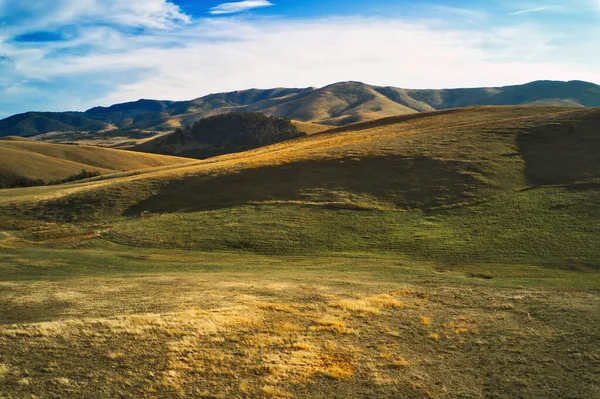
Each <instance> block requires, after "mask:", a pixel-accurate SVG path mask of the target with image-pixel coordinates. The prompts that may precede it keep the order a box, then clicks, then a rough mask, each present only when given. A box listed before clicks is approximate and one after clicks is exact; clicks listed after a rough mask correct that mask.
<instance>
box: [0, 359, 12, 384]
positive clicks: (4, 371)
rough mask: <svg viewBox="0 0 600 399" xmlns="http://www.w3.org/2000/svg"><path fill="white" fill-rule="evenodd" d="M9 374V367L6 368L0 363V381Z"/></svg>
mask: <svg viewBox="0 0 600 399" xmlns="http://www.w3.org/2000/svg"><path fill="white" fill-rule="evenodd" d="M9 373H10V367H8V366H7V365H6V364H4V363H0V380H2V379H4V378H6V376H8V374H9Z"/></svg>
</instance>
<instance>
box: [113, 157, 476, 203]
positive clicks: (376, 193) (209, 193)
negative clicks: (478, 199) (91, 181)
mask: <svg viewBox="0 0 600 399" xmlns="http://www.w3.org/2000/svg"><path fill="white" fill-rule="evenodd" d="M474 168H476V165H474V164H473V163H466V162H461V161H443V160H437V159H433V158H429V157H402V156H388V157H362V158H352V157H346V158H341V159H334V160H326V161H311V162H297V163H290V164H285V165H279V166H272V167H261V168H256V169H246V170H242V171H240V172H237V173H230V174H227V175H222V176H217V177H203V176H188V177H186V178H184V179H180V180H176V181H173V182H171V183H169V184H168V185H166V186H164V187H163V188H162V189H161V190H160V192H158V193H157V194H155V195H154V196H152V197H150V198H148V199H146V200H144V201H141V202H140V203H138V204H136V205H134V206H132V207H130V208H129V209H127V211H126V212H125V214H126V215H137V214H140V213H142V212H144V211H148V212H181V211H183V212H185V211H198V210H206V209H215V208H222V207H229V206H235V205H240V204H247V203H252V202H263V201H300V202H305V203H323V204H334V205H335V204H338V205H339V206H344V204H345V205H348V206H352V205H353V204H354V205H355V206H354V207H355V208H360V207H361V204H366V207H367V208H368V207H372V206H373V204H374V203H375V202H380V203H386V204H387V205H392V206H394V207H397V208H430V207H435V206H440V205H446V204H453V203H459V202H464V201H466V200H470V199H472V198H473V197H474V196H476V195H477V191H478V189H479V188H480V187H481V185H482V182H481V181H480V180H479V179H477V172H478V171H477V170H474ZM369 202H370V204H369Z"/></svg>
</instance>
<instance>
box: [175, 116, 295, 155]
mask: <svg viewBox="0 0 600 399" xmlns="http://www.w3.org/2000/svg"><path fill="white" fill-rule="evenodd" d="M305 135H306V133H304V132H299V131H298V129H297V128H296V126H294V125H293V124H292V122H291V121H290V120H289V119H284V118H278V117H273V116H266V115H264V114H261V113H253V112H238V113H230V114H223V115H217V116H213V117H209V118H205V119H201V120H199V121H198V122H196V123H194V125H193V126H191V127H188V128H186V129H177V130H176V131H175V132H174V133H173V134H171V135H169V137H167V138H166V141H165V143H166V144H170V145H174V144H181V145H186V144H189V143H190V142H192V143H202V144H206V145H207V147H206V148H196V149H193V150H190V151H189V152H188V153H187V154H186V155H187V156H192V157H196V158H207V157H211V156H216V155H221V154H226V153H231V152H239V151H246V150H250V149H253V148H258V147H262V146H265V145H269V144H274V143H279V142H281V141H285V140H290V139H294V138H297V137H301V136H305Z"/></svg>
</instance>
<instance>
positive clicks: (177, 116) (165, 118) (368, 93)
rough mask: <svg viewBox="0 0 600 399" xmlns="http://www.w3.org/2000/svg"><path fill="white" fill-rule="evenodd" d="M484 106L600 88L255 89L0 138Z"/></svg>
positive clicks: (51, 119) (568, 99) (61, 120)
mask: <svg viewBox="0 0 600 399" xmlns="http://www.w3.org/2000/svg"><path fill="white" fill-rule="evenodd" d="M483 105H540V106H573V107H580V106H586V107H594V106H600V86H598V85H595V84H593V83H586V82H581V81H570V82H557V81H537V82H532V83H528V84H524V85H517V86H506V87H497V88H471V89H444V90H414V89H401V88H396V87H380V86H371V85H367V84H364V83H360V82H342V83H336V84H332V85H329V86H326V87H323V88H319V89H316V88H305V89H285V88H276V89H269V90H258V89H251V90H243V91H235V92H231V93H219V94H211V95H208V96H205V97H201V98H197V99H195V100H191V101H177V102H174V101H158V100H139V101H135V102H129V103H123V104H116V105H113V106H111V107H95V108H92V109H90V110H88V111H85V112H65V113H44V112H30V113H26V114H20V115H15V116H12V117H10V118H6V119H4V120H2V121H0V136H6V135H17V136H26V137H29V136H34V135H37V134H43V133H48V132H56V131H59V132H69V131H106V130H111V129H121V130H128V129H129V130H152V131H165V130H174V129H175V128H177V127H185V126H191V125H192V124H193V123H194V122H196V121H198V120H199V119H201V118H205V117H210V116H214V115H218V114H223V113H229V112H261V113H264V114H266V115H270V116H278V117H282V118H288V119H293V120H297V121H299V122H311V123H317V124H325V125H334V126H340V125H346V124H350V123H356V122H364V121H369V120H376V119H380V118H383V117H389V116H396V115H403V114H411V113H417V112H431V111H435V110H443V109H450V108H457V107H465V106H483ZM307 133H309V132H307Z"/></svg>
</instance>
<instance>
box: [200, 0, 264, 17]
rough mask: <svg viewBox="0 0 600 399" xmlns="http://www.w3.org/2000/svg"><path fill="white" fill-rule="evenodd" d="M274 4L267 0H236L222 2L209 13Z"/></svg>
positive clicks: (242, 9) (238, 10)
mask: <svg viewBox="0 0 600 399" xmlns="http://www.w3.org/2000/svg"><path fill="white" fill-rule="evenodd" d="M273 5H274V4H273V3H271V2H270V1H267V0H245V1H237V2H233V3H223V4H219V5H218V6H216V7H213V8H211V9H210V13H211V14H213V15H219V14H235V13H239V12H244V11H248V10H251V9H253V8H259V7H269V6H273Z"/></svg>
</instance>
